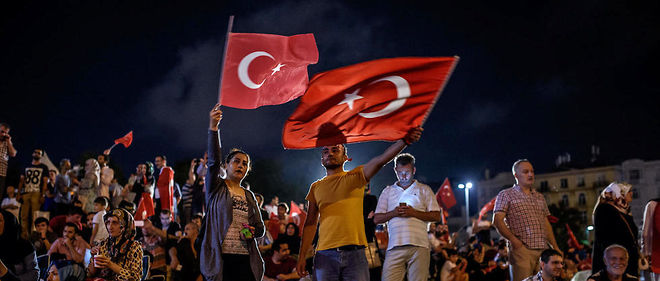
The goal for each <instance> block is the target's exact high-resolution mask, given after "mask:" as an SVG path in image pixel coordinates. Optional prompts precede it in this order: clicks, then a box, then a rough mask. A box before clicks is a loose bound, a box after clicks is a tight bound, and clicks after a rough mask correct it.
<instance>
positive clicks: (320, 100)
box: [282, 57, 458, 149]
mask: <svg viewBox="0 0 660 281" xmlns="http://www.w3.org/2000/svg"><path fill="white" fill-rule="evenodd" d="M457 61H458V58H457V57H435V58H419V57H417V58H415V57H408V58H390V59H379V60H374V61H368V62H363V63H359V64H355V65H350V66H345V67H341V68H338V69H334V70H330V71H327V72H323V73H320V74H317V75H315V76H314V77H313V78H312V80H311V81H310V83H309V88H308V89H307V91H306V92H305V95H304V96H303V97H302V98H301V99H300V104H299V105H298V108H296V110H295V111H294V112H293V114H292V115H291V116H290V117H289V119H288V120H287V121H286V123H285V124H284V130H283V133H282V144H283V145H284V147H285V148H293V149H305V148H313V147H320V146H324V145H335V144H340V143H353V142H363V141H372V140H385V141H395V140H398V139H401V138H403V137H404V136H405V135H406V133H407V132H408V131H409V130H410V128H413V127H416V126H420V125H422V123H423V121H424V119H425V118H426V115H428V113H429V112H430V110H431V108H432V106H433V105H434V103H435V101H436V100H437V98H438V97H439V96H440V92H441V90H442V88H443V86H444V85H445V83H446V82H447V80H448V79H449V76H450V74H451V72H452V70H453V69H454V66H455V64H456V62H457Z"/></svg>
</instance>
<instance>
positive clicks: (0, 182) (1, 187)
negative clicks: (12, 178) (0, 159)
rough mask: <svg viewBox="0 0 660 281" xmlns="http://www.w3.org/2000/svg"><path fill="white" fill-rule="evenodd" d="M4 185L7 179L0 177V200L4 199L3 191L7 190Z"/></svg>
mask: <svg viewBox="0 0 660 281" xmlns="http://www.w3.org/2000/svg"><path fill="white" fill-rule="evenodd" d="M6 183H7V177H5V176H0V200H2V198H5V190H6V189H7V187H6V186H5V184H6Z"/></svg>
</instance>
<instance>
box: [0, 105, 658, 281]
mask: <svg viewBox="0 0 660 281" xmlns="http://www.w3.org/2000/svg"><path fill="white" fill-rule="evenodd" d="M209 117H210V120H209V131H208V147H207V152H206V153H205V154H204V156H203V157H201V158H196V159H194V160H192V161H191V163H190V167H189V169H188V175H187V180H186V181H185V182H183V183H176V182H174V171H173V169H172V168H170V167H169V166H168V165H167V158H166V156H164V155H158V156H156V157H155V158H154V163H152V162H150V161H145V162H144V163H139V164H138V165H137V167H136V170H135V173H133V174H132V175H131V176H130V178H129V179H128V182H127V183H126V184H124V185H121V184H119V183H118V182H117V180H116V179H115V178H114V171H113V170H112V169H111V168H110V167H109V166H108V160H109V151H105V152H104V153H102V154H99V155H98V157H97V158H95V159H94V158H91V159H87V160H86V161H85V163H84V168H79V166H77V165H76V166H74V165H72V164H73V163H71V161H70V160H68V159H62V160H61V161H60V162H59V164H60V165H59V167H58V168H54V167H49V166H48V165H46V164H45V163H43V162H42V158H43V156H44V152H43V150H42V149H34V150H33V151H32V161H31V162H30V163H26V166H25V168H24V169H22V170H21V175H20V177H19V178H20V180H19V183H18V185H17V186H14V185H8V184H6V178H7V170H8V169H7V160H8V159H9V157H15V156H16V154H17V150H16V148H15V147H14V144H13V143H12V141H11V136H10V135H9V129H10V127H9V125H7V124H4V123H0V131H1V132H0V133H1V135H0V198H2V205H1V206H2V210H1V211H0V214H1V215H0V280H2V281H5V280H24V281H25V280H68V281H71V280H163V281H165V280H168V281H171V280H196V281H197V280H199V281H201V280H232V281H233V280H397V281H400V280H410V281H413V280H422V281H426V280H439V281H500V280H509V281H521V280H525V281H537V280H570V279H574V280H579V281H584V280H587V279H588V280H589V281H592V280H593V281H601V280H611V281H619V280H625V281H628V280H637V279H638V278H639V276H640V270H645V271H648V272H653V274H651V275H650V277H651V278H654V279H653V280H660V279H659V278H658V277H659V275H658V273H660V268H659V266H658V265H657V262H656V263H653V261H658V260H660V257H658V254H659V252H660V242H659V241H658V240H660V239H657V237H660V236H658V235H660V234H658V233H659V232H660V223H658V221H659V220H660V214H658V213H659V212H660V208H656V205H657V201H658V200H653V201H651V202H650V203H649V206H647V212H646V216H645V225H644V226H643V233H642V239H640V237H638V227H637V226H636V225H635V222H634V220H633V219H632V216H630V212H629V205H628V204H629V203H630V201H631V200H632V192H631V186H630V185H628V184H625V183H612V184H610V185H609V186H608V187H607V188H606V189H605V190H603V192H602V193H601V196H600V198H599V202H598V204H597V205H596V208H595V210H594V226H595V240H594V241H593V244H592V245H577V244H572V245H569V247H567V248H563V249H564V251H562V250H560V246H559V245H558V243H557V241H556V240H555V237H554V234H553V230H552V225H551V223H550V222H549V221H548V215H550V213H549V211H548V208H547V204H546V202H545V199H544V197H543V195H542V194H540V193H539V192H538V191H536V190H534V189H533V187H532V185H533V183H534V169H533V166H532V164H531V162H530V161H528V160H525V159H523V160H518V161H516V162H515V163H514V164H513V167H512V173H513V176H514V178H515V180H516V184H515V185H514V186H513V187H511V188H508V189H504V190H502V191H501V192H500V193H499V194H498V197H497V200H496V203H495V207H494V210H493V220H492V224H491V223H490V222H487V221H476V220H475V221H474V224H473V225H472V226H470V227H466V228H464V229H462V230H460V231H454V232H450V230H449V229H448V227H447V225H446V224H444V223H441V221H443V220H444V219H443V217H442V209H441V207H440V205H439V204H438V201H437V199H436V196H435V194H434V192H433V191H432V190H431V187H429V186H428V185H425V184H423V183H421V182H419V181H418V180H416V179H415V173H416V166H415V160H416V159H415V157H414V156H413V155H411V154H408V153H402V150H403V149H404V148H405V147H406V146H408V145H411V144H413V143H415V142H416V141H418V140H419V139H420V138H421V134H422V129H421V128H419V127H418V128H413V129H411V130H410V131H409V132H408V134H407V135H406V136H405V137H404V138H403V139H401V140H399V141H397V142H395V143H393V144H392V145H391V146H390V147H388V148H387V149H386V150H385V151H383V152H382V153H381V154H379V155H376V156H375V157H374V158H372V159H371V160H370V161H368V162H367V163H365V164H364V165H358V166H357V167H356V168H354V169H352V170H350V171H346V170H344V164H345V162H346V161H347V160H348V159H349V157H348V151H347V148H346V146H345V145H343V144H338V145H328V146H323V147H322V149H321V165H322V166H323V167H324V168H325V171H326V176H325V177H323V178H322V179H319V180H318V181H316V182H314V183H312V184H311V186H310V189H309V192H308V194H307V196H306V198H305V199H306V200H307V204H306V205H302V204H301V205H295V206H289V205H288V204H286V203H281V202H279V201H278V198H277V196H275V197H273V198H271V200H270V201H268V202H269V203H268V204H265V198H264V197H263V196H262V195H261V194H259V193H258V192H256V190H251V188H250V187H249V186H248V185H247V184H245V183H244V182H243V179H244V178H245V176H246V175H247V174H248V172H249V171H250V167H251V158H250V156H249V154H248V153H247V152H245V151H242V150H238V149H231V150H229V151H228V153H226V156H223V154H222V149H221V143H220V129H219V127H220V126H219V124H220V121H221V119H222V111H221V110H220V109H219V105H216V106H214V108H213V109H212V110H211V112H210V114H209ZM390 161H393V162H394V173H395V175H396V177H397V181H396V182H394V183H393V184H392V185H390V186H387V187H385V189H384V190H383V191H382V193H381V194H380V196H378V197H377V196H374V195H371V194H370V190H371V189H370V187H369V180H370V179H371V178H372V177H373V176H374V175H375V174H376V173H378V172H379V170H380V169H381V168H382V167H383V166H384V165H385V164H387V163H388V162H390ZM294 208H295V209H297V212H295V214H293V213H292V209H294ZM647 223H648V224H647ZM491 230H496V231H497V234H495V235H493V234H494V232H493V233H492V232H491ZM459 232H460V233H459ZM459 234H468V235H467V236H466V237H465V238H459ZM654 235H655V236H654ZM653 237H656V239H653ZM591 246H592V247H591ZM592 248H593V250H592ZM638 260H639V261H640V262H638ZM648 260H650V261H651V262H650V266H649V262H648ZM644 261H646V262H647V263H646V264H644Z"/></svg>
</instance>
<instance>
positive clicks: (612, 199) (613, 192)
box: [599, 182, 632, 214]
mask: <svg viewBox="0 0 660 281" xmlns="http://www.w3.org/2000/svg"><path fill="white" fill-rule="evenodd" d="M631 188H632V185H630V184H627V183H619V182H612V183H610V185H608V186H607V187H606V188H605V189H604V190H603V192H601V193H600V197H599V201H600V202H599V203H610V204H612V205H613V206H614V207H616V208H617V209H618V210H619V212H622V213H624V214H627V213H628V211H629V209H630V206H629V205H628V202H627V201H626V195H627V194H628V192H630V190H631Z"/></svg>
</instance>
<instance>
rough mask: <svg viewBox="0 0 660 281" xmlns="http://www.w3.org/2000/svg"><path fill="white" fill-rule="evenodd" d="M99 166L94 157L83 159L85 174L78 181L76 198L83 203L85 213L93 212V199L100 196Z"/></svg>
mask: <svg viewBox="0 0 660 281" xmlns="http://www.w3.org/2000/svg"><path fill="white" fill-rule="evenodd" d="M100 180H101V166H99V162H98V161H96V159H94V158H89V159H87V161H85V176H84V177H83V179H82V180H81V181H80V186H79V190H78V199H80V201H81V202H82V203H83V210H84V211H85V213H92V212H94V199H96V197H99V196H101V195H100V194H101V192H100V189H99V188H100V185H99V184H100Z"/></svg>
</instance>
